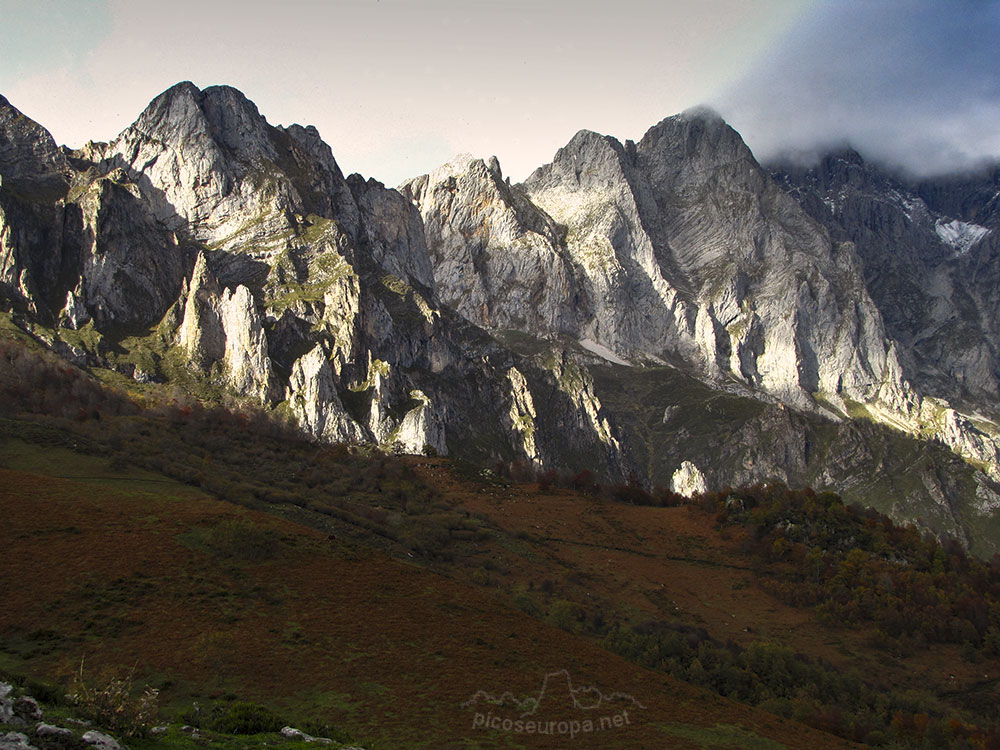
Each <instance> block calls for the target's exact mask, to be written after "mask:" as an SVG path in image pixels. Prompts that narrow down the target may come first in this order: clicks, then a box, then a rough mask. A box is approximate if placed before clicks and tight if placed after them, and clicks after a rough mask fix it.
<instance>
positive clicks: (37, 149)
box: [0, 96, 69, 192]
mask: <svg viewBox="0 0 1000 750" xmlns="http://www.w3.org/2000/svg"><path fill="white" fill-rule="evenodd" d="M68 171H69V170H68V165H67V163H66V157H65V156H64V155H63V153H62V151H61V150H60V149H59V147H58V146H57V145H56V142H55V140H54V139H53V138H52V135H51V133H49V131H48V130H46V129H45V128H43V127H42V126H41V125H39V124H38V123H37V122H35V121H34V120H32V119H31V118H30V117H27V116H25V115H24V114H22V113H21V112H20V110H18V109H17V108H16V107H14V106H13V105H12V104H11V103H10V102H9V101H7V99H6V98H4V97H3V96H0V174H2V175H3V178H4V180H7V181H13V182H14V183H21V184H22V185H23V184H27V183H33V184H34V186H35V188H36V189H38V188H48V189H50V190H52V191H55V192H59V191H60V190H61V191H65V189H66V187H67V186H68V184H69V183H68V180H67V177H66V175H67V174H68Z"/></svg>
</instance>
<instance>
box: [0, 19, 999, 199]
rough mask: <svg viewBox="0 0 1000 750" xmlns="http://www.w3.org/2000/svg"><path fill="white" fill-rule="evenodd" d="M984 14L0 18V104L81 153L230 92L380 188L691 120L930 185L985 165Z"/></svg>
mask: <svg viewBox="0 0 1000 750" xmlns="http://www.w3.org/2000/svg"><path fill="white" fill-rule="evenodd" d="M998 5H1000V3H998V2H971V0H949V2H930V1H929V0H906V1H905V2H904V1H903V0H868V1H867V2H861V1H860V0H858V1H856V2H855V1H853V0H837V1H836V2H831V1H828V0H701V1H700V2H666V1H664V0H658V1H655V2H654V1H653V0H617V2H614V3H609V2H595V1H594V0H574V1H572V2H571V1H570V0H548V1H546V0H534V1H533V2H529V1H528V0H505V1H503V2H483V1H482V0H464V2H458V1H457V0H332V1H331V0H286V2H284V3H274V2H266V3H265V2H260V1H259V0H244V1H243V2H239V3H235V2H227V1H219V0H174V1H173V2H171V3H161V2H150V1H149V0H31V1H30V2H27V1H25V0H0V28H3V30H4V33H3V39H2V41H0V93H2V94H4V95H5V96H6V97H7V98H8V99H9V100H10V101H11V102H12V103H13V104H14V105H15V106H17V107H18V108H19V109H21V110H22V111H23V112H25V114H27V115H28V116H30V117H32V118H34V119H36V120H38V121H39V122H40V123H42V124H43V125H44V126H46V127H47V128H49V129H50V130H51V131H52V133H53V135H54V136H55V138H56V140H57V141H59V142H60V143H66V144H68V145H71V146H79V145H81V144H82V143H83V142H85V141H86V140H88V139H94V140H109V139H112V138H114V137H115V135H117V133H118V132H120V131H121V130H122V129H123V128H125V127H126V126H127V125H128V124H129V123H131V122H132V121H133V120H134V119H135V117H136V116H137V115H138V114H139V112H140V111H141V110H142V108H143V107H145V105H146V104H147V103H148V102H149V100H150V99H152V98H153V97H154V96H155V95H157V94H158V93H159V92H160V91H162V90H164V89H166V88H167V87H169V86H170V85H172V84H174V83H176V82H177V81H180V80H191V81H193V82H194V83H195V84H197V85H199V86H202V87H204V86H209V85H213V84H219V83H225V84H230V85H233V86H236V87H237V88H239V89H241V90H242V91H243V92H244V93H246V94H247V96H249V97H250V98H251V99H252V100H254V101H255V102H256V103H257V105H258V106H259V108H260V110H261V112H262V113H263V114H264V115H265V116H266V117H267V118H268V120H269V121H270V122H272V123H281V124H286V125H287V124H290V123H292V122H299V123H302V124H313V125H316V126H317V127H318V128H319V130H320V132H321V134H322V135H323V137H324V139H325V140H326V141H327V142H328V143H329V144H330V145H331V147H332V148H333V152H334V154H335V156H336V157H337V159H338V161H339V162H340V163H341V166H342V168H343V169H344V170H345V172H351V171H358V172H361V173H362V174H364V175H365V176H374V177H376V178H378V179H380V180H382V181H384V182H386V183H388V184H397V183H398V182H400V181H401V180H403V179H404V178H406V177H409V176H413V175H416V174H420V173H422V172H426V171H429V170H430V169H432V168H433V167H435V166H436V165H438V164H439V163H441V162H444V161H446V160H448V159H449V158H450V157H451V156H452V155H454V154H455V153H459V152H471V153H474V154H478V155H482V156H489V155H491V154H496V155H497V156H498V157H499V158H500V161H501V163H502V165H503V167H504V169H505V171H506V172H507V173H508V174H510V175H511V176H512V177H514V178H515V179H520V178H523V177H525V176H526V175H527V174H528V173H529V172H530V171H531V169H533V168H534V167H536V166H538V165H540V164H542V163H544V162H546V161H549V160H550V159H551V158H552V155H553V154H554V152H555V150H556V149H557V148H559V147H560V146H562V145H564V144H565V143H566V142H567V141H568V140H569V138H570V137H572V135H573V133H575V132H576V131H577V130H579V129H581V128H589V129H592V130H597V131H599V132H604V133H610V134H612V135H615V136H617V137H619V138H621V139H625V138H633V139H638V138H640V137H641V136H642V134H643V133H644V132H645V130H646V129H647V128H648V127H649V126H651V125H653V124H654V123H656V122H657V121H659V120H660V119H662V118H663V117H666V116H668V115H671V114H674V113H676V112H679V111H682V110H684V109H686V108H688V107H692V106H696V105H699V104H703V103H709V104H711V105H713V106H715V107H716V108H717V109H718V110H719V111H720V112H722V114H723V115H724V116H726V118H727V119H728V120H729V121H730V122H731V123H732V124H733V125H734V127H736V128H737V129H738V130H740V132H741V133H742V134H743V135H744V137H745V138H746V140H747V141H748V143H749V144H750V146H751V148H753V149H754V152H755V153H756V154H758V156H769V155H772V154H774V153H776V152H777V151H778V150H779V149H780V148H783V147H793V148H795V149H797V150H800V151H808V150H809V149H815V148H817V147H819V146H822V145H826V144H829V143H837V142H842V141H844V140H850V141H852V142H855V143H857V145H858V146H859V147H861V148H862V149H863V151H865V152H866V153H868V154H871V155H875V156H877V157H883V158H886V159H890V160H894V161H896V162H902V163H907V164H908V165H909V166H910V167H911V168H914V169H919V168H921V165H923V168H924V169H925V171H926V168H927V167H928V166H929V165H935V166H934V167H933V168H934V169H941V168H945V167H947V166H949V165H952V164H955V165H957V166H962V165H965V164H969V163H974V162H975V161H977V160H978V159H981V158H983V157H984V156H988V155H993V156H996V155H998V154H1000V144H998V142H997V137H998V136H997V131H998V128H997V127H996V124H997V123H998V122H1000V119H998V110H997V102H998V87H997V71H998V70H1000V65H998V62H1000V60H998V59H997V57H998V54H997V52H996V47H997V46H998V45H997V44H996V42H995V40H996V38H997V31H998V30H1000V28H998V26H1000V24H998V21H1000V13H998Z"/></svg>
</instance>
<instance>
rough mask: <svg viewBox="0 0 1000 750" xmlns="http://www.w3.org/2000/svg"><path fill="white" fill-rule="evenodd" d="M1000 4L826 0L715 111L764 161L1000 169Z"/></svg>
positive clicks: (717, 101) (921, 170)
mask: <svg viewBox="0 0 1000 750" xmlns="http://www.w3.org/2000/svg"><path fill="white" fill-rule="evenodd" d="M998 38H1000V2H996V1H994V0H991V1H989V2H984V1H982V0H978V1H977V0H950V1H949V2H947V3H942V2H939V1H938V0H888V1H887V2H878V3H874V2H869V1H868V0H826V1H825V2H823V3H821V4H819V6H817V8H816V10H815V11H813V12H812V13H810V14H809V16H808V17H807V18H806V19H804V20H803V21H802V22H801V23H800V24H799V25H798V26H797V27H796V28H795V29H794V30H793V31H792V32H791V33H790V34H789V36H788V37H786V39H785V40H784V41H783V42H782V43H781V44H779V45H778V46H777V47H776V48H775V49H774V50H773V51H772V52H771V54H769V55H768V56H767V57H766V58H764V59H763V60H762V61H761V62H760V63H759V64H758V65H756V66H755V67H754V68H752V69H751V70H750V71H749V72H748V73H747V74H746V75H745V76H743V77H742V78H740V79H738V80H737V81H736V82H735V83H734V84H733V85H731V86H730V87H728V88H727V89H726V90H724V91H723V92H722V93H720V94H719V95H717V96H716V97H714V98H713V99H712V100H711V101H710V104H711V105H712V106H714V107H715V108H717V109H718V110H719V111H720V112H721V113H722V114H723V116H724V117H726V119H727V120H728V121H729V122H730V123H731V124H732V125H733V127H735V128H736V129H737V130H739V131H740V132H741V134H742V135H743V137H744V139H745V140H746V141H747V143H748V144H749V145H750V147H751V148H752V149H753V151H754V153H755V155H756V156H757V157H758V159H761V160H765V161H766V160H769V159H772V158H775V157H777V156H780V155H783V154H785V153H787V152H799V153H806V154H808V153H809V152H814V153H815V152H818V151H822V150H825V149H826V148H828V147H831V146H838V145H843V144H845V143H850V144H851V145H852V146H854V147H855V148H857V149H858V150H859V151H860V152H861V153H862V154H864V155H865V157H866V158H870V159H875V160H878V161H883V162H887V163H889V164H891V165H895V166H899V167H903V168H904V169H906V170H908V171H910V172H912V173H914V174H917V175H928V174H935V173H942V172H949V171H954V170H956V169H966V168H970V167H974V166H976V165H977V164H979V163H982V162H983V161H988V160H997V159H1000V45H998V44H997V39H998Z"/></svg>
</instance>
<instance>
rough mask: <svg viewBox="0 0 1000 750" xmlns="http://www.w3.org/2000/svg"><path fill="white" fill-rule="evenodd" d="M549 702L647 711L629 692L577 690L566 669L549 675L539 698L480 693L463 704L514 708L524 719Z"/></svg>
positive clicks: (582, 708)
mask: <svg viewBox="0 0 1000 750" xmlns="http://www.w3.org/2000/svg"><path fill="white" fill-rule="evenodd" d="M564 691H565V692H564ZM546 699H547V700H548V701H549V703H550V704H551V703H555V704H562V705H565V706H572V707H573V708H575V709H577V710H579V711H596V710H598V709H600V708H601V707H607V706H608V704H610V703H618V704H620V703H629V704H631V705H632V706H634V707H636V708H640V709H643V710H645V708H646V707H645V706H644V705H642V703H640V702H639V701H638V700H637V699H635V698H634V697H632V696H631V695H629V694H628V693H622V692H614V693H603V692H602V691H601V690H600V689H599V688H598V687H596V686H595V685H588V686H586V687H575V686H574V685H573V678H572V677H570V674H569V670H566V669H560V670H559V671H557V672H549V673H548V674H546V675H545V677H544V678H543V679H542V686H541V688H540V689H539V691H538V694H537V695H529V696H527V697H525V698H518V697H517V696H516V695H514V694H513V693H512V692H511V691H509V690H507V691H504V692H502V693H500V694H499V695H494V694H491V693H488V692H486V691H485V690H477V691H476V692H475V693H474V694H473V695H472V697H471V698H469V699H468V700H466V701H464V702H463V703H462V704H461V705H462V708H473V707H476V706H478V705H479V704H483V703H484V704H488V705H491V706H512V707H514V708H516V709H517V711H518V712H519V713H520V717H521V718H522V719H523V718H525V717H528V716H534V715H536V714H537V713H538V711H539V710H540V709H541V708H542V703H543V701H545V700H546Z"/></svg>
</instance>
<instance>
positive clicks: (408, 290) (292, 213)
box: [0, 83, 1000, 555]
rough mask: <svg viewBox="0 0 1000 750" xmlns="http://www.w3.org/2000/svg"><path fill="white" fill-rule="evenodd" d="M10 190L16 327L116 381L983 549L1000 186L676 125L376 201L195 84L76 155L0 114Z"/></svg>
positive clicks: (995, 536)
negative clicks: (843, 502) (757, 492)
mask: <svg viewBox="0 0 1000 750" xmlns="http://www.w3.org/2000/svg"><path fill="white" fill-rule="evenodd" d="M0 180H2V181H0V302H2V306H3V308H4V309H5V310H7V311H8V312H7V314H8V315H9V316H10V318H11V320H12V321H13V322H14V323H15V324H16V325H17V326H18V327H20V328H22V329H23V330H25V331H28V332H29V333H31V335H32V336H34V337H35V338H36V339H37V340H39V341H42V342H44V343H45V344H46V345H47V346H49V347H50V348H51V349H52V350H53V351H55V352H57V353H59V354H60V355H62V356H64V357H66V358H67V359H69V360H70V361H72V362H73V363H75V364H77V365H80V366H83V367H87V368H90V369H92V370H94V371H99V372H100V373H103V374H104V375H103V377H106V378H107V379H110V380H112V381H114V382H119V383H124V382H126V381H128V382H129V383H131V385H130V387H132V388H137V389H140V390H141V389H144V388H171V387H173V388H178V389H182V390H184V391H187V392H188V393H192V394H195V395H197V396H199V397H202V398H206V399H215V400H218V399H224V398H229V399H232V398H235V399H242V400H247V401H251V402H253V403H255V404H257V405H259V406H261V407H263V408H266V409H268V410H273V411H275V412H277V413H279V414H284V415H286V416H287V418H288V419H289V420H292V421H294V422H295V423H296V424H297V425H299V427H300V428H301V429H302V430H303V431H305V432H307V433H308V434H310V435H312V436H314V437H316V438H317V439H319V440H323V441H329V442H353V443H371V444H376V445H379V446H381V447H383V448H385V449H387V450H396V451H400V452H433V453H438V454H453V455H457V456H461V457H464V458H467V459H469V460H472V461H474V462H477V463H479V464H483V465H492V464H494V463H496V462H498V461H500V462H504V463H508V462H511V461H520V462H523V463H524V464H526V465H530V466H533V467H535V468H537V469H540V470H541V469H547V468H565V469H569V470H572V471H579V470H581V469H584V468H586V469H589V470H591V471H592V472H594V473H595V474H596V475H599V476H601V477H605V478H607V479H609V480H612V481H622V480H625V479H627V478H630V477H631V478H633V479H634V480H635V481H638V482H640V483H645V484H653V483H657V484H664V485H672V487H673V488H674V489H675V490H677V491H681V492H685V493H687V494H691V493H693V492H697V491H699V490H701V489H704V488H705V487H709V488H711V487H721V486H724V485H727V484H728V485H738V484H753V483H756V482H767V481H773V480H780V481H783V482H787V483H790V484H799V485H802V484H809V485H812V486H814V487H816V488H817V489H820V488H823V487H830V488H834V489H836V490H837V491H838V492H840V493H841V494H842V495H843V496H844V497H845V498H846V499H848V500H851V501H856V502H860V503H863V504H865V505H870V506H874V507H876V508H878V509H880V510H883V511H886V512H888V513H890V514H891V515H893V516H894V517H895V518H896V519H897V520H902V521H918V522H919V523H921V524H923V525H924V526H926V527H928V528H930V529H932V530H934V531H935V532H938V533H940V534H948V535H951V536H954V537H956V538H957V539H958V540H959V541H960V542H961V543H963V544H964V545H965V546H967V547H969V548H971V549H972V550H973V551H974V552H976V553H978V554H983V555H989V554H992V553H993V552H995V551H997V550H1000V523H998V521H997V520H996V518H995V514H996V511H997V509H1000V484H998V482H1000V410H998V409H997V408H996V403H997V397H998V395H1000V359H998V354H997V353H998V346H1000V323H998V321H1000V316H998V313H1000V291H998V290H1000V284H998V282H1000V278H998V274H1000V265H998V262H997V258H996V255H997V253H998V252H1000V241H998V234H997V228H998V225H1000V169H998V168H991V169H987V170H983V171H981V172H979V173H975V174H964V175H957V176H952V177H943V178H937V179H932V180H923V181H914V180H909V179H907V178H905V177H901V176H899V175H896V174H893V173H892V172H891V171H890V170H886V169H883V168H880V167H879V166H878V165H876V164H871V163H867V162H866V161H865V160H864V159H863V158H862V157H861V156H860V155H858V154H857V153H856V152H853V151H851V150H849V149H845V150H841V151H838V152H835V153H831V154H829V155H827V156H825V157H824V158H822V159H821V160H820V161H819V162H818V163H817V164H814V165H811V166H807V167H804V166H801V165H796V164H770V165H767V166H763V165H761V164H759V163H758V162H757V160H756V159H755V158H754V156H753V154H752V152H751V151H750V149H749V148H748V147H747V145H746V144H745V143H744V142H743V140H742V139H741V137H740V136H739V134H738V133H736V131H734V130H733V129H732V128H731V127H729V126H728V125H727V124H726V123H725V122H724V121H723V120H722V119H721V118H719V117H718V116H717V115H715V114H714V113H711V112H708V111H703V110H695V111H690V112H686V113H683V114H681V115H677V116H674V117H669V118H667V119H665V120H663V121H662V122H660V123H658V124H656V125H655V126H653V127H652V128H650V130H649V131H648V132H647V133H646V135H645V136H644V137H643V138H642V139H641V140H640V141H639V142H638V143H634V142H632V141H626V142H624V143H621V142H620V141H618V140H616V139H615V138H612V137H609V136H605V135H599V134H597V133H593V132H589V131H581V132H579V133H577V134H576V135H575V136H574V137H573V138H572V139H571V140H570V142H569V143H568V144H567V145H566V146H565V147H563V148H562V149H560V150H559V151H558V152H557V153H556V154H555V156H554V158H553V160H552V162H551V163H550V164H546V165H544V166H542V167H540V168H538V169H537V170H536V171H535V172H534V173H532V174H531V175H530V176H529V177H528V178H527V180H525V181H524V182H523V183H521V184H512V183H511V181H510V180H509V179H507V178H505V177H504V175H503V173H502V170H501V166H500V164H499V163H498V161H497V160H496V158H489V159H479V158H474V157H471V156H462V157H458V158H456V159H454V160H452V161H451V162H449V163H448V164H446V165H443V166H442V167H440V168H438V169H437V170H435V171H433V172H431V173H430V174H427V175H422V176H418V177H415V178H414V179H412V180H409V181H407V182H405V183H404V184H402V185H400V186H399V187H398V188H397V189H390V188H387V187H385V186H384V185H382V184H381V183H379V182H377V181H375V180H371V179H368V180H366V179H365V178H363V177H361V176H360V175H350V176H348V177H346V178H345V177H344V175H343V173H342V171H341V169H340V168H339V166H338V164H337V162H336V159H335V158H334V155H333V152H332V151H331V149H330V147H329V146H328V145H327V144H325V143H324V142H323V141H322V140H321V138H320V136H319V134H318V132H317V131H316V129H315V128H312V127H302V126H299V125H291V126H290V127H281V126H272V125H270V124H269V123H268V122H267V121H266V119H265V118H264V117H263V116H262V115H261V114H260V112H259V111H258V110H257V107H256V106H255V105H254V104H253V103H252V102H251V101H250V100H248V99H247V98H246V97H245V96H244V95H243V94H242V93H240V92H239V91H237V90H235V89H233V88H229V87H225V86H218V87H211V88H206V89H205V90H199V89H198V88H197V87H195V86H194V85H192V84H190V83H181V84H178V85H176V86H174V87H172V88H171V89H169V90H167V91H166V92H164V93H163V94H161V95H160V96H158V97H157V98H156V99H154V100H153V101H152V102H151V103H150V104H149V106H148V107H147V108H146V110H145V111H143V112H142V113H141V114H140V115H139V117H138V119H137V120H136V121H135V122H134V123H133V124H132V125H131V126H130V127H129V128H127V129H126V130H125V131H124V132H123V133H122V134H121V135H119V136H118V138H117V139H115V140H114V141H113V142H111V143H88V144H87V145H86V146H84V147H83V148H82V149H79V150H72V149H68V148H65V147H59V146H58V145H57V144H56V143H55V141H54V140H53V139H52V137H51V135H50V134H49V133H48V132H47V131H46V130H45V129H44V128H43V127H42V126H41V125H39V124H37V123H35V122H33V121H32V120H31V119H29V118H28V117H26V116H25V115H23V114H22V113H21V112H19V111H18V110H17V109H16V108H15V107H14V106H13V105H11V104H10V103H9V102H7V100H6V99H3V98H2V97H0ZM116 378H117V381H115V379H116Z"/></svg>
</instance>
